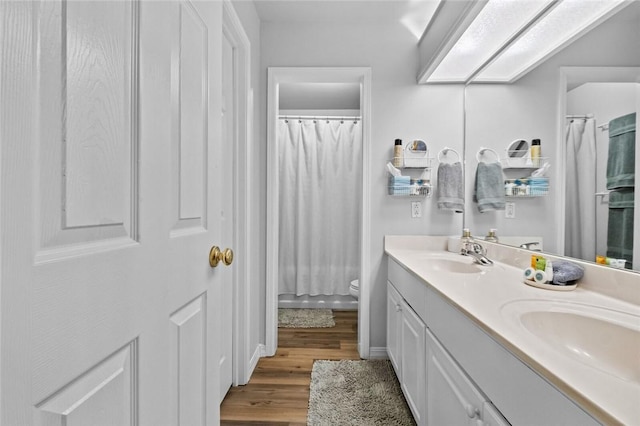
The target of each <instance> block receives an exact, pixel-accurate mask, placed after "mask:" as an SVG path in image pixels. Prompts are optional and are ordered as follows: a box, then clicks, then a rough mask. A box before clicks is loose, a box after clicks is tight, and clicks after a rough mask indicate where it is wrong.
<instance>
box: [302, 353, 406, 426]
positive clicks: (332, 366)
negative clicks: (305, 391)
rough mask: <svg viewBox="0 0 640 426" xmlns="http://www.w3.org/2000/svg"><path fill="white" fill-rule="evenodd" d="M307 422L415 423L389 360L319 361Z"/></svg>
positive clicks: (310, 425)
mask: <svg viewBox="0 0 640 426" xmlns="http://www.w3.org/2000/svg"><path fill="white" fill-rule="evenodd" d="M307 425H308V426H325V425H326V426H330V425H331V426H335V425H345V426H346V425H349V426H351V425H359V426H364V425H366V426H373V425H381V426H383V425H384V426H391V425H397V426H401V425H402V426H403V425H415V422H414V420H413V416H412V415H411V411H410V410H409V407H408V406H407V403H406V401H405V399H404V396H403V395H402V391H401V390H400V384H399V383H398V380H397V379H396V375H395V373H394V372H393V367H392V366H391V363H390V362H389V361H388V360H368V361H347V360H342V361H316V362H314V363H313V369H312V370H311V395H310V396H309V414H308V415H307Z"/></svg>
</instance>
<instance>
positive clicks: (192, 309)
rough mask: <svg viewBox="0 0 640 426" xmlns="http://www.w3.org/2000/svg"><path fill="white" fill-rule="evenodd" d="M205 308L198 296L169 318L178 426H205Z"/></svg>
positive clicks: (204, 303) (203, 300) (203, 297)
mask: <svg viewBox="0 0 640 426" xmlns="http://www.w3.org/2000/svg"><path fill="white" fill-rule="evenodd" d="M206 305H207V304H206V296H205V295H202V296H200V297H198V298H197V299H196V300H194V301H192V302H190V303H188V304H187V305H186V306H184V307H182V308H180V309H179V310H178V311H177V312H175V313H174V314H173V315H171V322H173V323H174V324H175V327H174V329H173V339H172V348H173V349H174V350H173V356H174V357H173V359H172V365H173V368H174V374H173V375H172V377H174V378H175V383H174V384H173V385H172V388H173V389H174V392H175V393H174V395H179V398H178V406H177V412H176V413H175V415H174V418H177V419H178V422H177V424H180V425H194V426H195V425H204V424H205V417H204V413H205V404H206V401H205V399H206V392H205V382H204V378H205V371H206V370H205V369H206V362H205V361H206V358H205V354H206V343H205V336H206V335H207V323H206V314H205V308H206Z"/></svg>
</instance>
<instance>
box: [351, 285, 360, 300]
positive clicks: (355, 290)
mask: <svg viewBox="0 0 640 426" xmlns="http://www.w3.org/2000/svg"><path fill="white" fill-rule="evenodd" d="M349 294H350V295H352V296H353V297H355V298H356V299H357V298H358V296H359V295H360V281H359V280H353V281H351V285H349Z"/></svg>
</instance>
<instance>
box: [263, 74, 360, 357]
mask: <svg viewBox="0 0 640 426" xmlns="http://www.w3.org/2000/svg"><path fill="white" fill-rule="evenodd" d="M267 73H268V77H267V79H268V83H267V258H266V261H267V264H266V266H267V276H266V315H265V317H266V318H265V352H266V354H267V356H273V355H275V353H276V350H277V348H278V251H279V241H278V233H279V224H278V217H279V206H278V198H279V196H280V189H279V187H278V146H277V143H278V135H277V126H276V123H277V119H278V110H279V104H280V102H279V85H280V84H281V83H358V84H360V115H361V117H362V121H361V123H362V199H361V228H360V277H359V279H360V295H359V298H358V352H359V354H360V357H361V358H365V359H366V358H369V351H370V333H369V328H370V327H369V318H370V315H369V311H370V284H371V277H370V274H371V268H370V264H371V259H370V257H371V256H370V253H369V251H368V250H369V248H370V246H371V244H370V232H369V230H370V225H371V213H370V211H371V209H370V206H371V201H370V199H371V195H370V190H369V175H370V157H371V68H368V67H326V68H325V67H269V68H268V70H267Z"/></svg>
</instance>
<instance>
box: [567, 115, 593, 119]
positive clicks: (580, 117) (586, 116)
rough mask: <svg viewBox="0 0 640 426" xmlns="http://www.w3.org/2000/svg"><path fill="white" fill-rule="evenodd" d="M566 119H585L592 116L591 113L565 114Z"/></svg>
mask: <svg viewBox="0 0 640 426" xmlns="http://www.w3.org/2000/svg"><path fill="white" fill-rule="evenodd" d="M565 118H566V119H567V120H569V119H573V118H575V119H578V120H579V119H585V118H593V114H579V115H565Z"/></svg>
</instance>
